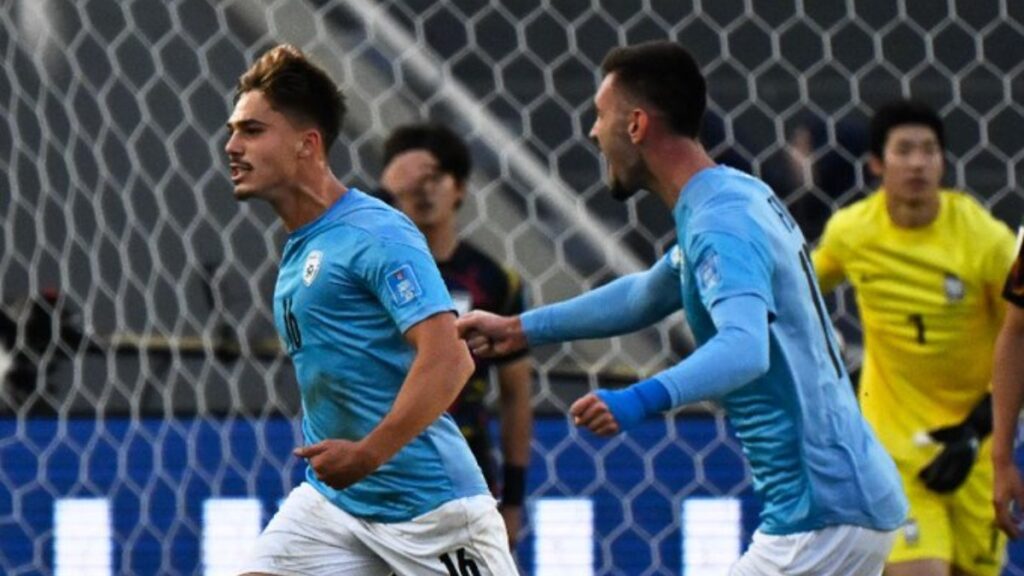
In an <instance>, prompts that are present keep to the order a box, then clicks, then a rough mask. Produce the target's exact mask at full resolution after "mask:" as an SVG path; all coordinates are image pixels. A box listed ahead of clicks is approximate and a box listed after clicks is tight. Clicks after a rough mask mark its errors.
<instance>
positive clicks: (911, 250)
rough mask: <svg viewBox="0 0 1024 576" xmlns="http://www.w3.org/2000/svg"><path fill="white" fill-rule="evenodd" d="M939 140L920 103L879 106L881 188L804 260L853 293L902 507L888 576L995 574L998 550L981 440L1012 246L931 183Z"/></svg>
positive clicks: (974, 209) (1003, 233)
mask: <svg viewBox="0 0 1024 576" xmlns="http://www.w3.org/2000/svg"><path fill="white" fill-rule="evenodd" d="M943 144H944V134H943V127H942V121H941V120H940V118H939V116H938V115H937V114H936V113H935V112H934V111H933V110H932V109H930V108H929V107H927V106H926V105H924V104H921V103H919V102H914V101H898V102H894V103H891V104H889V105H886V106H884V107H883V108H881V109H880V110H879V111H878V113H877V114H876V115H875V117H874V118H873V119H872V122H871V156H870V158H869V160H868V162H869V167H870V169H871V171H872V172H873V173H874V174H875V175H877V176H879V177H880V178H881V188H880V189H879V190H878V191H877V192H875V193H874V194H872V195H870V196H868V197H867V198H865V199H864V200H861V201H859V202H856V203H855V204H853V205H851V206H848V207H846V208H844V209H842V210H839V211H838V212H837V213H836V214H835V215H834V216H833V217H832V219H831V220H830V221H829V222H828V224H827V226H826V228H825V232H824V234H823V236H822V239H821V243H820V245H819V246H818V248H817V250H815V252H814V255H813V260H814V266H815V268H816V271H817V274H818V280H819V282H820V283H821V287H822V290H823V291H825V292H827V291H830V290H831V289H833V288H835V287H836V286H837V285H838V284H840V283H841V282H842V281H843V280H847V281H849V282H850V284H852V285H853V287H854V289H855V292H856V299H857V306H858V308H859V310H860V317H861V323H862V326H863V330H864V364H863V368H862V373H861V379H860V389H859V396H860V403H861V408H862V410H863V412H864V416H865V418H866V419H867V420H868V422H870V423H871V425H872V426H873V427H874V429H875V432H876V433H877V434H878V437H879V439H880V440H881V441H882V444H884V445H885V447H886V448H887V449H888V451H889V454H890V455H892V457H893V459H894V460H895V461H896V465H897V468H899V470H900V473H901V475H902V477H903V485H904V489H905V490H906V493H907V496H908V498H909V500H910V514H909V516H908V519H907V523H906V524H905V525H904V528H903V531H902V535H901V537H898V538H897V539H896V544H895V546H894V547H893V551H892V554H891V555H890V557H889V560H888V563H887V564H886V571H885V574H886V576H903V575H913V576H932V575H936V576H939V575H941V576H946V575H949V574H953V575H972V576H985V575H996V574H998V573H999V570H1000V568H1001V566H1002V561H1003V555H1004V550H1005V545H1006V544H1005V538H1004V536H1003V535H1002V534H1001V533H1000V532H999V530H998V529H997V528H996V526H995V523H994V516H993V509H992V505H991V503H990V500H991V494H992V464H991V461H990V458H989V449H990V448H989V442H988V441H986V439H987V438H988V436H989V434H990V432H991V430H992V411H991V404H992V402H991V396H990V393H989V390H990V382H991V377H992V354H993V347H994V343H995V338H996V335H997V333H998V331H999V326H1000V322H1001V319H1002V316H1003V312H1004V309H1003V303H1002V300H1001V298H1000V293H1001V291H1002V287H1003V283H1004V281H1005V280H1006V273H1007V271H1008V270H1009V269H1010V265H1011V263H1012V261H1013V257H1014V237H1013V234H1012V233H1011V232H1010V229H1009V228H1008V227H1007V226H1006V225H1004V224H1003V223H1001V222H999V221H998V220H996V219H995V218H993V217H992V216H991V215H989V213H988V212H987V211H986V210H985V209H984V208H983V207H982V206H981V205H980V204H979V203H978V202H977V201H975V200H974V199H973V198H971V197H970V196H968V195H967V194H964V193H962V192H958V191H955V190H947V189H941V188H940V182H941V179H942V174H943V168H944V164H943V149H944V148H943Z"/></svg>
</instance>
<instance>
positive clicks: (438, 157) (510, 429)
mask: <svg viewBox="0 0 1024 576" xmlns="http://www.w3.org/2000/svg"><path fill="white" fill-rule="evenodd" d="M471 169H472V159H471V157H470V152H469V147H468V146H466V143H465V142H464V141H463V140H462V139H461V138H459V136H457V135H456V134H455V133H454V132H453V131H451V130H450V129H449V128H447V127H445V126H442V125H439V124H415V125H407V126H402V127H400V128H398V129H396V130H395V131H394V132H392V133H391V135H390V136H389V137H388V138H387V141H386V142H385V143H384V171H383V173H382V176H381V186H382V188H384V191H385V193H386V195H388V196H391V197H392V198H393V199H394V202H395V205H396V206H397V207H398V208H399V209H400V210H402V212H404V213H405V214H406V215H407V216H408V217H409V218H410V219H411V220H412V221H413V223H414V224H416V226H417V227H419V229H420V231H421V232H423V234H424V236H426V238H427V245H428V246H429V247H430V252H431V254H432V255H433V256H434V260H435V261H436V262H437V266H438V268H439V269H440V270H441V277H442V278H444V282H445V284H446V285H447V286H448V290H449V292H451V295H452V298H453V299H454V300H455V305H456V307H457V308H458V311H459V313H460V314H465V313H466V312H469V311H470V310H474V309H479V310H487V311H489V312H494V313H497V314H519V313H521V312H522V311H523V287H522V283H521V282H520V279H519V275H518V274H516V273H515V272H512V271H511V270H508V269H505V268H503V267H502V266H501V265H499V264H498V263H497V262H495V261H494V260H493V259H492V258H491V257H489V256H487V255H486V254H484V253H483V252H481V251H480V250H478V249H477V248H476V247H474V246H473V245H472V244H470V243H468V242H465V241H461V240H459V230H458V211H459V208H460V207H461V206H462V203H463V201H464V199H465V196H466V193H467V191H466V187H467V182H468V179H469V174H470V171H471ZM492 372H496V374H497V381H498V392H499V395H498V413H499V421H500V426H501V428H500V430H501V453H502V457H503V458H502V463H503V465H502V472H503V473H502V475H501V477H502V480H501V481H500V482H499V481H498V475H497V466H496V464H495V462H494V457H493V454H492V452H493V451H492V444H491V440H490V431H489V427H490V422H491V417H490V412H489V410H488V407H487V405H486V404H485V402H484V401H485V398H486V396H487V392H488V390H489V388H490V386H489V384H490V377H491V373H492ZM530 383H531V366H530V360H529V358H528V357H527V355H526V352H525V351H520V352H517V353H515V354H512V355H510V356H507V357H504V358H500V359H498V360H497V361H489V360H485V359H478V360H477V363H476V371H475V372H474V373H473V375H472V376H471V377H470V379H469V383H467V384H466V387H465V388H464V389H463V390H462V393H461V394H459V397H458V398H457V399H456V400H455V403H454V404H452V406H451V407H450V408H449V409H448V411H449V413H450V414H451V415H452V416H453V417H454V418H455V422H456V423H457V424H458V425H459V429H460V430H462V434H463V435H464V436H465V437H466V440H467V441H468V442H469V447H470V448H471V449H472V450H473V455H474V456H476V460H477V462H478V463H479V464H480V468H481V469H482V470H483V472H484V477H485V478H486V479H487V482H488V484H489V485H490V486H491V489H492V491H493V492H494V493H495V494H496V495H498V496H499V497H500V506H499V510H501V513H502V516H503V517H504V519H505V526H506V529H507V530H508V536H509V542H510V543H512V544H513V545H514V544H515V542H516V539H517V537H518V535H519V530H520V526H521V524H522V511H523V499H524V497H525V493H526V469H527V467H528V465H529V459H530V438H531V436H532V431H533V415H532V412H531V406H530Z"/></svg>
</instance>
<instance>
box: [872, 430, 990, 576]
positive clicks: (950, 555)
mask: <svg viewBox="0 0 1024 576" xmlns="http://www.w3.org/2000/svg"><path fill="white" fill-rule="evenodd" d="M986 444H987V443H986ZM985 448H988V446H986V445H984V444H983V449H982V450H981V451H980V454H979V455H978V460H977V462H976V463H975V465H974V468H973V469H972V470H971V473H970V475H969V476H968V477H967V480H966V481H965V482H964V484H963V485H962V486H960V488H958V489H957V490H956V491H954V492H952V493H950V494H937V493H935V492H932V491H931V490H928V489H927V488H925V486H924V484H923V483H921V481H920V480H918V478H917V473H918V470H917V469H914V470H909V469H905V468H903V467H900V476H901V477H902V478H903V488H904V490H906V492H907V500H909V501H910V513H909V514H908V515H907V523H906V524H905V525H904V526H903V529H902V530H900V532H899V535H898V536H897V537H896V542H895V544H893V548H892V553H891V554H890V555H889V562H890V563H897V562H909V561H912V560H925V559H939V560H944V561H946V562H949V563H950V564H952V565H954V566H957V567H959V568H960V569H961V570H964V571H966V572H968V573H970V574H972V575H974V576H998V575H999V573H1000V572H1001V570H1002V566H1003V559H1004V556H1005V553H1006V536H1005V535H1004V534H1003V533H1002V532H1000V531H999V528H998V527H997V526H996V523H995V511H994V510H993V508H992V477H993V471H992V462H991V460H990V457H989V450H987V449H985Z"/></svg>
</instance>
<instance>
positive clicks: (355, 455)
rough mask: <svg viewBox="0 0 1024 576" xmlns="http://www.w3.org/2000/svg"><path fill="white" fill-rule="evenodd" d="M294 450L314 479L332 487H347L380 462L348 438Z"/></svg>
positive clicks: (365, 475) (326, 441)
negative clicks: (305, 463)
mask: <svg viewBox="0 0 1024 576" xmlns="http://www.w3.org/2000/svg"><path fill="white" fill-rule="evenodd" d="M293 453H294V454H295V455H296V456H298V457H299V458H305V459H306V461H307V462H309V466H310V468H312V469H313V473H314V474H316V477H317V479H318V480H320V481H321V482H323V483H324V484H326V485H328V486H330V487H331V488H334V489H335V490H342V489H344V488H348V487H349V486H351V485H353V484H355V483H356V482H358V481H360V480H362V479H363V478H365V477H367V476H369V475H370V473H372V472H373V471H374V470H376V469H377V468H378V467H380V465H381V462H378V461H377V458H376V457H375V456H374V455H373V454H371V453H370V452H369V451H368V450H366V449H365V448H364V447H363V446H362V444H360V443H359V442H350V441H348V440H324V441H322V442H317V443H316V444H311V445H309V446H300V447H298V448H296V449H295V451H294V452H293Z"/></svg>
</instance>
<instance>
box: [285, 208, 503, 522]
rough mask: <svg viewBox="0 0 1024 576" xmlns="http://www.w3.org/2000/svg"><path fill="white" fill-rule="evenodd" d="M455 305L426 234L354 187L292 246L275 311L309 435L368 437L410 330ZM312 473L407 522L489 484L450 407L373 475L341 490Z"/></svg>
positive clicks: (371, 514)
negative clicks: (297, 386)
mask: <svg viewBox="0 0 1024 576" xmlns="http://www.w3.org/2000/svg"><path fill="white" fill-rule="evenodd" d="M452 310H454V306H453V305H452V301H451V297H450V296H449V295H448V291H447V289H446V288H445V285H444V282H443V281H442V279H441V275H440V273H439V272H438V270H437V266H436V265H435V263H434V259H433V257H432V256H431V254H430V251H429V249H428V248H427V244H426V240H425V239H424V238H423V236H422V234H421V233H420V232H419V231H418V230H417V229H416V227H415V226H414V225H413V224H412V222H410V221H409V219H408V218H406V217H405V216H404V215H403V214H401V213H400V212H398V211H397V210H394V209H393V208H391V207H389V206H387V205H386V204H384V203H383V202H381V201H379V200H377V199H375V198H372V197H370V196H368V195H366V194H364V193H362V192H360V191H359V190H356V189H349V191H348V192H347V193H346V194H345V195H343V196H342V197H341V199H340V200H338V201H337V202H336V203H335V204H334V205H333V206H332V207H330V208H329V209H328V211H327V212H325V213H324V214H323V215H321V216H320V217H319V218H318V219H316V220H314V221H313V222H310V223H308V224H306V225H305V226H303V227H301V228H299V229H297V230H295V231H294V232H292V233H291V235H289V237H288V240H287V242H286V243H285V246H284V255H283V256H282V261H281V268H280V272H279V274H278V279H277V286H276V289H275V291H274V319H275V323H276V325H277V330H278V332H279V334H280V336H281V339H282V341H283V342H284V344H285V346H286V348H287V350H288V354H289V355H290V356H291V358H292V362H293V363H294V365H295V372H296V376H297V379H298V383H299V388H300V393H301V398H302V409H303V418H302V432H303V436H304V439H305V441H306V443H309V444H312V443H316V442H319V441H321V440H325V439H331V438H340V439H347V440H358V439H360V438H363V437H364V436H366V435H367V434H368V433H369V432H370V431H371V430H372V429H373V428H374V427H376V426H377V424H378V423H379V422H380V421H381V419H383V417H384V415H385V414H387V413H388V412H389V411H390V409H391V405H392V404H393V402H394V400H395V397H396V396H397V395H398V391H399V389H400V388H401V386H402V383H403V381H404V379H405V376H406V374H407V372H408V371H409V367H410V366H411V364H412V361H413V358H414V356H415V353H414V350H413V349H412V347H411V346H410V345H409V344H408V343H407V342H406V341H405V339H404V337H403V333H404V332H405V331H406V330H408V329H409V328H410V327H412V326H413V325H415V324H416V323H418V322H420V321H422V320H424V319H426V318H428V317H430V316H433V315H435V314H438V313H447V312H450V311H452ZM306 479H307V480H308V481H309V483H310V484H311V485H313V487H314V488H316V489H317V490H318V491H320V492H321V493H322V494H324V495H325V496H326V497H327V498H328V499H329V500H331V501H332V502H333V503H334V504H336V505H337V506H339V507H340V508H342V509H343V510H345V511H347V512H349V513H350V514H352V515H354V516H358V517H362V518H366V519H369V520H374V521H381V522H401V521H407V520H410V519H412V518H414V517H415V516H418V515H421V514H423V513H426V512H428V511H430V510H433V509H434V508H436V507H437V506H439V505H441V504H443V503H445V502H448V501H450V500H452V499H455V498H460V497H465V496H473V495H478V494H488V493H489V492H488V490H487V486H486V485H485V483H484V479H483V475H482V474H481V472H480V468H479V467H478V466H477V464H476V461H475V460H474V458H473V455H472V454H471V453H470V450H469V447H468V446H467V445H466V442H465V440H464V439H463V437H462V434H461V433H460V432H459V430H458V428H457V427H456V425H455V423H454V422H453V421H452V419H451V417H450V416H448V414H447V413H445V414H443V415H442V416H441V417H440V418H439V419H438V420H437V421H435V422H434V423H433V424H431V425H430V426H429V427H428V428H427V429H426V430H425V431H424V432H423V433H421V434H420V435H419V436H417V437H416V438H415V439H413V440H412V442H410V443H409V444H408V445H406V446H405V447H403V448H402V449H401V450H400V451H399V452H398V453H397V454H396V455H395V456H394V457H393V458H392V459H391V460H390V461H388V462H387V463H385V464H384V465H383V466H381V467H380V468H379V469H378V470H377V471H375V472H374V473H373V474H371V475H370V476H369V477H367V478H365V479H363V480H361V481H359V482H357V483H356V484H354V485H352V486H350V487H349V488H346V489H344V490H341V491H338V490H334V489H332V488H331V487H329V486H327V485H325V484H323V483H322V482H320V481H319V480H317V479H316V476H315V475H314V473H313V471H312V469H307V472H306Z"/></svg>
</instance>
